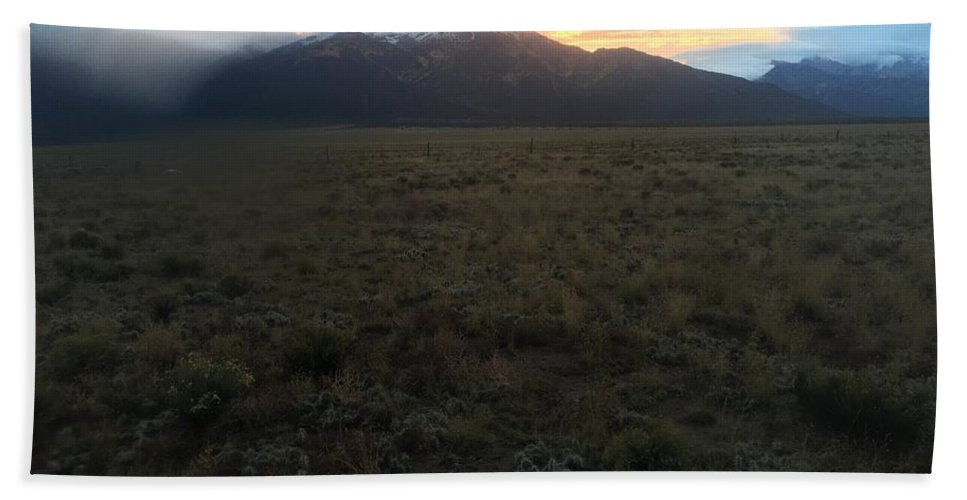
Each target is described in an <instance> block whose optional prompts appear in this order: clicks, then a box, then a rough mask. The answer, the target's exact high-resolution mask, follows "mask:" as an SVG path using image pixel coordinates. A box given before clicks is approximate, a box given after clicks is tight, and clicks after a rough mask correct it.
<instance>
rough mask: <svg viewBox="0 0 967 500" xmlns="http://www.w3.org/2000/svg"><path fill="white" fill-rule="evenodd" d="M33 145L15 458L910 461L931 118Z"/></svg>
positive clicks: (766, 466) (115, 463) (59, 461)
mask: <svg viewBox="0 0 967 500" xmlns="http://www.w3.org/2000/svg"><path fill="white" fill-rule="evenodd" d="M532 139H533V144H532V143H531V140H532ZM427 143H429V148H428V146H427ZM34 160H35V167H34V187H35V207H36V214H35V215H36V251H37V267H36V269H37V339H36V341H37V385H36V409H35V411H36V420H35V430H34V456H33V471H34V472H47V473H70V474H139V475H179V474H192V475H194V474H297V473H375V472H429V471H497V470H600V469H607V470H613V469H636V470H640V469H663V470H667V469H699V470H705V469H713V470H721V469H724V470H786V471H789V470H842V471H921V472H923V471H928V470H929V468H930V464H931V456H932V446H933V420H934V390H935V373H936V307H935V290H934V263H933V232H932V215H931V192H930V157H929V133H928V126H927V125H926V124H894V125H843V126H835V125H830V126H783V127H778V126H777V127H742V128H726V127H721V128H586V129H581V128H574V129H515V128H503V129H492V128H491V129H372V130H370V129H302V130H281V131H267V132H254V131H251V132H236V133H227V132H226V133H223V134H217V135H216V134H211V135H205V136H197V137H182V138H166V139H158V140H155V141H152V142H123V143H112V144H90V145H73V146H57V147H38V148H35V150H34Z"/></svg>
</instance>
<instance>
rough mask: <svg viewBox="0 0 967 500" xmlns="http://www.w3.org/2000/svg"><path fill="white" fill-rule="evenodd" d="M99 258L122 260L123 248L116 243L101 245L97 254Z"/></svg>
mask: <svg viewBox="0 0 967 500" xmlns="http://www.w3.org/2000/svg"><path fill="white" fill-rule="evenodd" d="M99 254H100V256H101V258H103V259H108V260H121V259H123V258H124V246H122V245H121V243H119V242H117V241H112V242H109V243H103V244H102V245H101V247H100V252H99Z"/></svg>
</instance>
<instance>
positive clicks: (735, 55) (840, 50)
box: [673, 24, 930, 79]
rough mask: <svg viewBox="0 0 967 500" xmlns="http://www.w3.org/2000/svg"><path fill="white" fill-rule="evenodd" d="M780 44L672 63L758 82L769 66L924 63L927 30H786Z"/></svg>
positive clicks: (686, 55)
mask: <svg viewBox="0 0 967 500" xmlns="http://www.w3.org/2000/svg"><path fill="white" fill-rule="evenodd" d="M785 31H786V33H787V35H788V37H787V38H786V39H785V40H783V41H779V42H769V43H740V44H735V45H731V46H726V47H718V48H711V49H698V50H693V51H687V52H683V53H681V54H678V55H677V56H675V57H673V59H675V60H677V61H679V62H683V63H685V64H688V65H689V66H693V67H696V68H700V69H705V70H709V71H716V72H721V73H728V74H731V75H736V76H741V77H743V78H750V79H751V78H758V77H760V76H762V75H763V74H765V73H766V72H768V71H769V69H771V68H772V64H771V61H773V60H780V61H789V62H796V61H800V60H802V59H803V58H807V57H817V56H818V57H825V58H829V59H833V60H836V61H839V62H842V63H846V64H869V63H873V64H877V65H887V64H892V63H894V62H897V61H899V60H901V59H904V58H918V57H929V54H930V25H929V24H900V25H875V26H832V27H814V28H787V29H786V30H785Z"/></svg>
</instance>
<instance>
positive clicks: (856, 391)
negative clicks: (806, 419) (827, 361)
mask: <svg viewBox="0 0 967 500" xmlns="http://www.w3.org/2000/svg"><path fill="white" fill-rule="evenodd" d="M795 391H796V395H797V396H798V397H799V401H800V403H801V404H802V405H803V408H804V409H805V410H806V412H807V413H809V414H811V415H812V416H813V417H815V418H816V419H817V420H818V422H819V423H821V424H823V425H826V426H829V427H831V428H833V429H836V430H839V431H842V432H845V433H846V434H848V435H850V436H853V437H855V438H859V439H871V440H875V441H879V442H881V443H885V444H896V445H907V444H910V443H911V442H912V441H914V440H915V439H916V437H917V436H918V434H919V432H920V430H921V429H920V426H921V424H923V423H925V422H926V421H927V420H929V419H928V418H926V415H930V414H932V409H931V405H932V404H933V396H932V394H931V391H928V390H924V389H922V388H916V387H911V386H910V385H909V384H905V383H903V382H901V381H899V380H896V379H895V377H894V378H891V377H888V376H887V375H886V374H885V373H881V372H879V371H868V370H867V371H848V370H836V369H828V368H812V369H804V370H801V371H800V373H799V374H798V377H797V380H796V385H795Z"/></svg>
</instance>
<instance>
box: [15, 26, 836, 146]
mask: <svg viewBox="0 0 967 500" xmlns="http://www.w3.org/2000/svg"><path fill="white" fill-rule="evenodd" d="M32 47H33V42H32ZM212 61H214V62H213V63H212V64H210V65H209V66H206V67H205V68H204V70H203V71H201V70H200V72H198V73H197V75H198V76H197V77H196V80H197V81H198V83H193V84H192V86H191V88H190V89H189V90H188V91H187V92H184V95H185V97H184V98H179V100H180V103H179V104H177V105H168V106H165V107H159V106H157V105H155V104H152V103H146V102H139V101H138V100H137V99H136V98H132V96H128V95H124V93H122V92H111V91H109V90H110V88H109V87H108V88H107V90H108V91H106V90H105V87H103V86H102V87H98V86H96V85H94V83H96V82H92V81H91V80H92V79H91V77H90V75H88V74H87V72H85V69H84V68H83V66H81V65H78V64H74V63H72V62H71V61H65V60H56V59H51V58H49V57H46V56H45V54H43V53H35V52H34V51H33V50H32V54H31V64H32V72H31V82H32V83H31V90H32V109H33V123H34V141H35V143H44V142H74V141H83V140H102V139H110V138H112V137H115V136H118V135H124V134H130V133H137V132H150V131H157V130H164V129H185V128H192V127H200V126H203V125H204V124H206V123H225V122H226V121H229V122H233V123H234V122H237V121H240V120H241V121H246V122H254V123H261V124H268V125H286V126H289V125H309V124H329V123H339V124H355V125H400V124H409V125H431V126H432V125H465V126H475V125H480V126H486V125H598V124H613V125H621V124H626V125H635V124H737V123H742V124H754V123H796V122H799V123H802V122H830V121H841V120H844V119H849V116H848V115H847V114H846V113H843V112H840V111H837V110H834V109H832V108H830V107H828V106H826V105H823V104H819V103H817V102H814V101H810V100H808V99H804V98H802V97H800V96H796V95H793V94H791V93H789V92H786V91H784V90H782V89H780V88H778V87H777V86H775V85H773V84H771V83H766V82H751V81H748V80H745V79H742V78H738V77H734V76H729V75H724V74H719V73H712V72H708V71H702V70H698V69H695V68H691V67H689V66H686V65H683V64H680V63H677V62H675V61H671V60H669V59H664V58H661V57H656V56H652V55H648V54H645V53H642V52H638V51H635V50H632V49H599V50H596V51H594V52H588V51H585V50H583V49H580V48H577V47H573V46H568V45H564V44H561V43H558V42H555V41H553V40H550V39H548V38H546V37H544V36H542V35H540V34H538V33H534V32H463V33H391V34H365V33H337V34H332V35H328V34H325V35H313V36H309V37H306V38H304V39H302V40H299V41H297V42H294V43H291V44H288V45H284V46H281V47H278V48H276V49H274V50H271V51H268V52H261V53H242V54H234V55H231V56H225V57H219V58H213V59H212ZM179 95H180V93H179ZM135 97H136V96H135Z"/></svg>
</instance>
